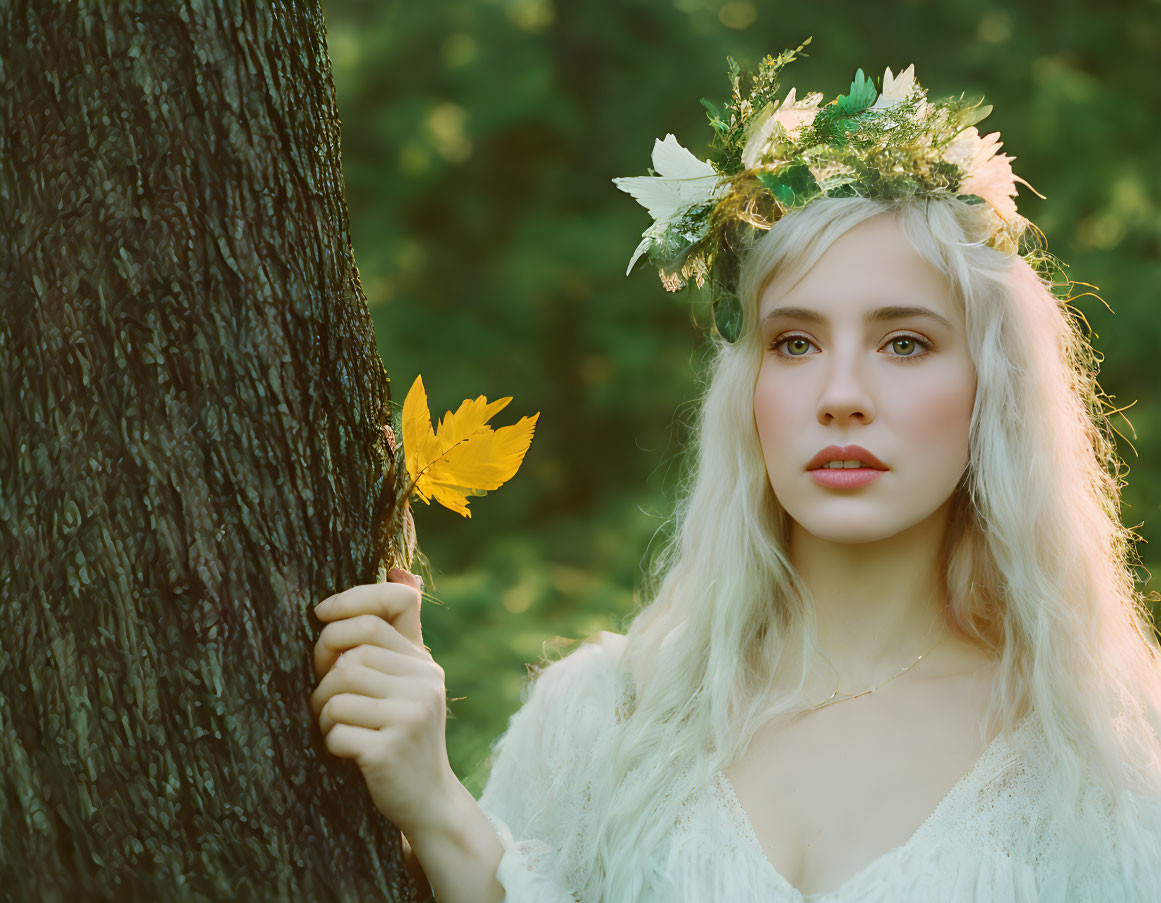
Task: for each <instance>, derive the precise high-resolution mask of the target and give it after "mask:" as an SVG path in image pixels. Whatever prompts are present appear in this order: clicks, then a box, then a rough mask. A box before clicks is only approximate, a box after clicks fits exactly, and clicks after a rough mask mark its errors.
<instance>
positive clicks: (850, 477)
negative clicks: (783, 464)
mask: <svg viewBox="0 0 1161 903" xmlns="http://www.w3.org/2000/svg"><path fill="white" fill-rule="evenodd" d="M807 472H808V473H809V474H810V478H811V479H812V480H814V482H816V483H818V485H820V486H826V487H827V488H828V489H854V488H855V487H857V486H866V485H867V484H868V483H873V482H874V481H875V480H877V479H879V477H881V476H882V475H883V474H884V473H886V471H883V470H876V469H875V468H873V467H850V468H847V467H842V468H839V467H817V468H815V469H814V470H811V471H807Z"/></svg>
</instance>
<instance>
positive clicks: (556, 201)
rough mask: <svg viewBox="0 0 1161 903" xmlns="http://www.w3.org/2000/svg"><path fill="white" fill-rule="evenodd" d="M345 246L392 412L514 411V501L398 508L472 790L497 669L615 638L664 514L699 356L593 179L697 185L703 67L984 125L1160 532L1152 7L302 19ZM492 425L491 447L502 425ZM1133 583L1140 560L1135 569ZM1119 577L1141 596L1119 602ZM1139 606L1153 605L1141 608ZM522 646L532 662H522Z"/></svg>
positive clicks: (489, 736)
mask: <svg viewBox="0 0 1161 903" xmlns="http://www.w3.org/2000/svg"><path fill="white" fill-rule="evenodd" d="M323 6H324V12H325V13H326V16H327V28H328V44H329V49H330V53H331V58H332V60H333V63H334V72H335V82H336V86H337V91H338V103H339V109H340V112H341V116H342V124H343V168H344V175H345V179H346V186H347V198H348V202H349V204H350V208H351V216H352V230H353V242H354V248H355V253H356V255H357V261H358V265H359V269H360V273H361V276H362V280H363V285H364V288H365V289H366V293H367V298H368V302H369V304H370V305H371V309H372V312H373V314H374V318H375V324H376V331H377V334H378V342H379V348H380V350H381V353H382V355H383V359H384V361H385V362H386V364H387V369H388V372H389V373H390V374H391V376H392V377H393V386H392V396H393V401H394V404H395V405H396V406H398V405H401V404H402V401H403V397H404V395H405V394H406V391H407V389H408V387H409V386H410V385H411V382H412V380H414V378H415V375H416V374H417V373H422V374H423V376H424V382H425V384H426V386H427V390H428V393H429V397H430V401H431V406H432V410H433V414H435V416H436V417H438V416H440V415H441V414H442V412H443V411H444V410H446V409H448V408H454V407H456V406H457V405H458V404H459V402H460V400H462V399H464V398H468V397H473V398H474V397H475V396H477V395H481V394H483V395H486V396H487V397H488V398H489V399H495V398H497V397H501V396H504V395H512V396H514V400H513V401H512V403H511V404H510V406H509V407H508V408H507V409H505V411H504V412H503V413H502V414H501V415H500V416H499V417H497V418H496V419H497V423H496V425H503V424H504V423H509V422H514V421H515V419H517V418H518V417H519V416H521V415H523V414H531V413H533V412H535V411H541V412H542V414H541V417H540V421H539V423H538V425H537V431H536V436H535V438H534V439H533V442H532V447H531V449H530V451H529V453H528V456H527V458H526V459H525V462H524V464H523V466H522V468H521V470H520V472H519V473H518V474H517V475H516V477H515V478H514V479H513V480H512V481H511V482H510V483H508V484H507V485H505V486H504V487H503V489H502V490H499V491H497V492H495V493H491V494H489V495H488V496H486V497H484V498H480V499H475V500H473V501H472V505H471V507H472V512H473V517H472V518H471V521H474V523H473V522H471V521H467V520H465V519H462V518H460V517H458V516H456V515H455V514H452V513H451V512H449V511H446V510H444V509H442V508H439V507H438V506H435V507H432V508H425V507H424V506H423V505H422V504H418V505H417V508H418V510H417V511H416V521H417V527H418V531H419V539H420V546H421V548H422V549H423V550H424V551H425V553H426V554H427V555H428V556H429V557H430V559H431V562H432V565H433V569H434V577H435V583H434V585H433V586H430V587H428V590H429V592H430V593H432V594H434V595H435V596H436V597H438V599H439V600H441V602H442V604H438V603H430V602H429V603H425V607H424V611H423V623H424V638H425V640H426V642H427V644H428V646H429V647H430V648H431V649H432V652H433V654H434V655H435V657H436V659H437V660H438V661H439V662H440V663H441V664H442V665H443V666H444V668H445V670H446V672H447V682H448V696H449V698H450V699H451V700H452V702H451V710H452V715H453V717H452V719H451V720H450V721H449V723H448V746H449V754H450V756H451V760H452V765H453V767H454V768H455V770H456V773H457V775H459V777H460V778H461V779H463V780H464V782H465V784H466V785H467V786H468V787H469V789H470V790H472V792H473V793H477V794H478V793H479V791H480V790H481V785H480V778H481V774H482V773H481V769H480V766H481V764H482V762H483V759H484V757H485V756H486V754H487V752H488V748H489V744H490V742H491V741H492V740H493V738H495V737H496V736H497V735H498V734H499V733H500V732H501V731H502V730H503V729H504V726H505V724H506V722H507V718H508V717H509V715H510V714H511V713H512V712H513V711H515V709H516V708H517V706H518V705H519V701H520V699H519V692H520V685H521V682H522V680H523V678H524V675H525V669H524V667H523V663H525V662H534V661H536V660H537V659H538V658H539V657H540V655H541V653H542V651H544V650H545V649H546V648H549V647H555V648H559V649H563V648H565V647H566V646H567V643H566V642H565V641H566V640H567V639H576V638H582V637H584V636H586V635H588V634H590V633H592V632H595V631H597V630H601V629H609V630H618V631H619V630H622V629H623V627H622V624H623V619H624V618H625V616H627V615H628V614H629V613H630V612H631V611H632V608H633V604H634V600H633V593H634V589H635V587H636V585H637V583H638V581H639V578H640V567H641V563H642V560H643V558H644V557H645V556H646V555H647V554H648V553H649V551H650V542H651V540H653V538H654V536H655V533H656V531H657V530H658V529H659V528H661V527H662V526H663V524H664V521H665V519H666V517H667V516H668V515H669V512H670V510H671V506H672V495H673V485H674V478H675V477H676V475H677V473H678V467H677V465H678V464H679V456H680V454H681V453H682V446H681V437H682V425H683V423H684V422H685V421H686V420H687V419H688V415H689V414H690V412H691V408H690V403H691V402H692V401H693V399H694V397H695V393H696V377H697V375H698V373H699V372H700V370H701V366H702V354H701V351H700V343H699V340H698V337H697V334H696V332H695V331H694V329H693V328H692V326H691V324H690V316H689V312H690V309H691V308H690V300H691V299H690V297H689V295H688V294H687V293H681V294H676V295H670V294H667V293H666V292H664V291H663V290H662V288H661V285H660V283H659V282H658V281H657V279H656V277H655V276H654V275H652V274H651V273H649V272H648V271H644V272H638V273H635V274H634V276H633V277H632V278H628V279H627V278H625V275H624V273H625V266H626V264H627V262H628V259H629V256H630V254H631V253H632V251H633V248H634V247H635V246H636V243H637V240H638V238H639V236H640V233H641V232H642V230H644V228H645V227H646V226H647V225H648V224H649V218H648V215H647V214H646V213H645V211H644V210H642V209H641V208H639V207H638V206H637V205H636V204H635V203H634V202H633V201H632V199H631V198H629V197H628V196H626V195H624V194H622V193H621V192H619V191H617V190H616V189H615V188H614V186H613V185H612V183H611V182H610V180H611V179H612V178H613V177H614V176H628V175H644V174H645V173H646V167H647V166H648V165H649V155H650V152H651V149H652V146H653V141H654V139H656V138H661V137H663V136H664V135H665V134H666V133H667V132H673V133H674V134H675V135H677V137H678V138H679V140H681V141H682V143H683V144H685V145H686V146H687V147H689V148H690V149H691V150H693V151H694V153H695V154H698V155H699V156H702V157H704V156H705V155H706V151H707V148H708V144H709V140H710V137H711V131H710V128H709V126H708V124H707V122H706V118H705V111H704V109H703V108H702V106H701V104H700V103H699V102H698V101H699V98H701V97H703V96H704V97H709V98H711V99H715V100H721V99H724V97H725V96H726V94H727V92H728V85H727V82H726V77H725V73H726V62H725V61H726V56H727V55H732V56H735V57H736V58H737V59H738V60H739V62H741V63H742V65H743V67H744V68H746V69H747V70H752V68H753V66H754V64H755V63H756V62H757V60H758V59H760V58H761V56H762V55H763V54H765V53H768V52H773V53H776V52H778V51H779V50H782V49H784V48H787V47H793V46H796V45H797V44H798V43H799V42H801V41H802V40H803V39H804V38H805V37H806V36H807V35H814V41H813V43H812V44H811V46H810V48H809V53H810V56H809V57H808V58H805V59H803V60H801V61H798V62H795V63H794V64H793V66H792V67H791V69H789V70H788V75H787V80H786V88H789V86H791V85H796V86H798V87H799V91H800V93H801V92H802V91H804V90H807V89H809V90H815V89H817V90H821V91H823V92H824V93H825V94H826V96H827V97H833V96H834V95H836V94H838V93H841V92H843V91H845V90H846V89H847V87H848V86H849V84H850V80H851V78H852V77H853V74H854V72H855V70H856V69H857V68H859V67H862V68H863V69H864V71H866V72H868V73H872V74H873V76H874V77H875V78H876V80H877V79H878V78H880V77H881V75H882V71H883V68H884V67H886V66H891V67H892V69H893V70H894V71H896V72H897V71H899V70H901V69H903V68H905V67H906V66H907V64H908V63H911V62H914V63H915V69H916V75H917V77H918V78H919V80H920V81H921V82H922V83H923V85H924V86H925V87H927V88H928V90H929V92H930V96H931V97H933V98H938V97H943V96H947V95H950V94H959V93H960V92H964V93H967V94H969V95H975V96H979V95H984V96H985V97H986V100H987V102H990V103H992V104H994V110H993V112H992V114H991V116H990V117H989V118H988V119H987V120H985V121H984V122H983V123H982V124H981V132H982V133H987V132H990V131H995V130H999V131H1000V132H1001V134H1002V137H1003V140H1004V150H1005V152H1007V153H1010V154H1013V155H1014V156H1016V157H1017V158H1018V159H1017V161H1016V162H1015V164H1014V168H1015V170H1016V172H1017V173H1018V174H1019V175H1021V176H1023V177H1024V178H1026V179H1027V180H1028V181H1029V182H1031V183H1032V185H1033V186H1035V187H1036V189H1037V190H1039V191H1040V192H1041V193H1042V194H1044V195H1046V196H1047V200H1040V199H1038V198H1036V197H1035V196H1034V195H1032V194H1031V193H1029V192H1027V191H1026V190H1023V189H1022V190H1021V194H1020V196H1019V198H1018V203H1019V205H1020V209H1021V212H1022V213H1024V214H1026V215H1028V216H1029V217H1030V218H1032V220H1033V221H1034V222H1036V223H1037V224H1038V225H1039V226H1040V227H1041V229H1043V231H1044V232H1045V234H1046V235H1047V237H1048V242H1049V247H1050V249H1052V250H1053V251H1054V252H1055V253H1056V254H1057V255H1059V256H1060V257H1061V258H1063V260H1065V261H1066V262H1068V263H1069V264H1071V269H1070V271H1069V272H1070V275H1071V276H1072V278H1074V279H1077V280H1081V281H1085V282H1090V283H1094V284H1096V285H1097V286H1099V288H1100V294H1101V295H1102V296H1103V298H1104V299H1105V301H1107V302H1108V304H1109V305H1110V306H1111V307H1112V308H1113V309H1114V310H1115V311H1116V315H1115V316H1114V315H1112V314H1110V313H1109V311H1108V310H1106V309H1105V308H1104V307H1103V306H1102V305H1101V304H1100V302H1099V301H1097V300H1095V299H1094V298H1084V299H1081V300H1080V301H1079V302H1078V306H1079V307H1080V309H1081V310H1082V311H1083V312H1084V313H1085V315H1086V316H1087V318H1088V320H1089V322H1090V323H1091V325H1092V326H1093V328H1094V330H1095V332H1096V339H1095V344H1096V346H1097V348H1098V349H1099V350H1100V351H1102V352H1103V353H1104V354H1106V355H1107V360H1106V361H1105V364H1104V366H1103V371H1102V380H1101V382H1102V385H1103V387H1104V389H1105V391H1106V392H1107V393H1109V394H1110V395H1111V396H1114V397H1115V400H1116V403H1117V404H1118V405H1119V406H1123V405H1128V404H1130V403H1132V402H1134V401H1136V404H1135V406H1134V407H1133V408H1132V409H1131V410H1130V411H1128V415H1129V417H1130V419H1131V420H1132V424H1133V427H1135V433H1134V432H1133V430H1132V429H1131V428H1130V427H1129V425H1128V424H1127V423H1126V422H1124V421H1123V420H1120V419H1119V418H1118V420H1117V421H1116V422H1117V425H1118V429H1119V430H1120V431H1121V432H1122V433H1124V434H1125V435H1126V436H1127V437H1128V438H1129V439H1130V440H1132V442H1133V445H1135V446H1136V448H1137V450H1138V452H1139V453H1140V456H1139V457H1138V456H1137V455H1136V454H1135V453H1134V452H1133V451H1132V450H1131V449H1130V448H1129V447H1128V445H1127V444H1125V443H1122V444H1121V450H1122V455H1123V456H1124V457H1125V459H1126V461H1127V462H1128V464H1129V466H1130V468H1131V471H1132V472H1131V474H1130V476H1129V486H1128V488H1127V489H1126V491H1125V495H1124V497H1125V502H1126V508H1125V522H1126V523H1127V524H1130V525H1134V526H1135V525H1138V524H1142V523H1143V524H1144V526H1142V527H1140V529H1139V532H1140V533H1141V535H1142V536H1143V537H1144V538H1145V539H1149V538H1150V537H1151V536H1157V535H1158V534H1157V529H1158V522H1159V520H1161V518H1159V514H1161V399H1159V398H1158V395H1157V391H1156V386H1157V378H1156V376H1155V374H1154V373H1153V372H1152V370H1151V367H1150V365H1151V364H1152V363H1153V362H1154V361H1155V359H1156V350H1155V349H1157V348H1158V347H1161V316H1158V313H1157V310H1156V307H1157V305H1158V304H1159V303H1161V299H1159V298H1158V293H1159V290H1158V287H1159V286H1161V177H1159V175H1158V163H1157V154H1156V148H1157V146H1158V142H1159V139H1161V126H1159V123H1161V94H1158V92H1157V91H1156V90H1154V88H1153V85H1152V83H1151V82H1150V81H1149V80H1148V79H1146V77H1145V76H1146V75H1147V74H1148V73H1151V72H1155V71H1156V60H1157V59H1158V58H1161V18H1159V17H1158V16H1157V6H1156V4H1155V3H1152V2H1135V3H1134V2H1111V3H1102V4H1096V3H1091V2H1090V3H1082V2H1068V3H1064V4H1048V3H1044V2H1026V3H1022V4H1019V5H1015V4H1008V3H1000V2H995V0H984V2H981V0H943V2H940V3H934V2H920V0H910V2H891V3H875V4H871V3H865V2H860V0H826V2H819V3H796V4H789V3H777V4H776V3H759V2H751V0H729V2H718V0H670V2H665V0H586V2H584V3H563V2H562V3H557V4H553V3H550V2H547V0H440V2H435V3H404V2H397V3H393V4H384V3H382V2H360V0H327V2H324V4H323ZM509 415H510V419H506V418H507V417H508V416H509ZM1141 556H1142V558H1143V559H1144V563H1145V565H1146V566H1147V567H1148V568H1149V569H1150V570H1152V571H1157V570H1158V566H1159V565H1161V554H1159V553H1158V552H1157V551H1151V548H1150V547H1149V546H1147V545H1142V546H1141ZM1145 577H1146V575H1145V573H1144V572H1142V573H1141V578H1142V581H1144V580H1145ZM1158 585H1159V581H1158V580H1153V581H1152V582H1151V583H1150V584H1149V585H1148V586H1146V587H1145V588H1146V589H1153V588H1155V587H1157V586H1158ZM545 644H548V645H547V646H546V645H545Z"/></svg>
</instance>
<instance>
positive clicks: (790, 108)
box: [613, 37, 1061, 342]
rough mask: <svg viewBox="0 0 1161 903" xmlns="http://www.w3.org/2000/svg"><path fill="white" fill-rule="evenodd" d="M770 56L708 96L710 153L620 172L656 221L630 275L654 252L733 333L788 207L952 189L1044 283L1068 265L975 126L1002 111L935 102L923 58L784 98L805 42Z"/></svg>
mask: <svg viewBox="0 0 1161 903" xmlns="http://www.w3.org/2000/svg"><path fill="white" fill-rule="evenodd" d="M810 41H811V38H809V37H808V38H807V39H806V40H805V41H803V42H802V44H800V45H799V46H798V47H797V48H795V49H793V50H785V51H783V52H782V53H780V54H778V55H777V56H766V57H765V58H763V59H762V60H761V62H760V63H759V64H758V68H757V71H756V72H755V73H754V75H753V77H752V79H751V82H750V85H749V90H748V91H747V92H743V90H742V77H741V72H740V69H739V66H738V64H737V62H735V60H734V59H733V58H730V57H728V58H727V64H728V67H729V72H728V76H729V80H730V85H731V88H732V92H731V96H730V99H729V101H728V102H727V103H725V104H724V105H722V106H718V105H715V104H714V103H712V102H711V101H709V100H706V99H705V98H703V99H702V104H703V105H704V106H705V108H706V110H707V112H708V117H709V122H710V125H711V126H712V128H713V138H712V141H711V143H710V149H711V153H710V158H709V159H707V160H704V161H703V160H699V159H698V158H697V157H695V156H694V155H693V154H692V153H690V152H689V151H688V150H686V149H685V148H684V147H682V146H681V145H680V144H679V143H678V142H677V139H676V138H675V137H674V136H673V135H672V134H670V135H666V136H665V138H664V139H662V140H658V141H656V142H655V143H654V147H653V160H652V162H653V166H652V168H651V169H650V172H651V175H648V176H634V177H627V178H616V179H613V183H614V184H615V185H616V186H617V187H618V188H620V189H621V190H622V191H625V192H627V193H628V194H630V195H632V196H633V197H634V198H636V199H637V201H638V202H639V203H640V204H641V205H642V206H644V207H645V208H646V209H647V210H648V211H649V213H650V215H651V216H652V217H653V223H652V225H650V226H649V228H647V229H646V230H645V232H644V233H643V234H642V237H641V241H640V243H639V244H638V245H637V249H636V250H635V251H634V252H633V256H632V258H631V259H630V260H629V267H628V269H627V270H626V275H628V274H629V273H630V272H632V270H633V267H634V265H635V264H636V263H637V262H638V261H639V260H640V259H642V258H646V259H647V260H648V261H649V262H650V263H651V264H652V265H653V266H655V267H657V269H658V273H659V275H660V277H661V282H662V284H663V285H664V286H665V288H666V289H667V290H669V291H679V290H680V289H682V288H684V287H685V286H686V285H687V284H688V282H689V281H691V280H692V281H693V282H695V283H696V284H697V286H698V287H699V288H706V287H708V289H709V295H710V300H711V301H712V305H713V308H712V309H713V316H712V320H711V328H712V329H714V330H716V331H717V332H718V334H719V335H721V336H722V337H724V338H725V339H726V340H727V341H731V342H732V341H736V339H737V337H738V334H739V333H740V327H741V308H740V305H739V304H738V299H737V295H736V291H737V280H738V275H739V269H740V261H741V257H742V255H743V253H744V252H745V251H746V250H747V249H748V248H749V247H750V246H751V245H752V244H753V242H754V241H755V240H756V238H757V237H758V236H759V235H760V234H761V233H762V232H764V231H766V230H768V229H769V228H770V227H771V226H773V225H774V223H776V222H777V221H778V220H779V219H781V218H782V217H783V216H785V215H786V213H787V212H789V211H790V210H793V209H795V208H798V207H804V206H806V205H807V204H809V203H810V202H811V201H813V200H815V199H816V198H819V197H853V196H859V197H875V198H894V199H903V198H914V197H945V198H946V197H952V198H957V199H959V200H961V201H963V202H966V203H969V204H980V205H986V207H985V208H984V211H985V214H986V216H985V219H986V230H987V237H986V239H985V242H984V243H985V244H987V245H990V246H992V247H996V248H999V249H1001V250H1003V251H1005V252H1008V253H1017V254H1020V255H1021V256H1022V257H1024V258H1025V260H1027V261H1028V262H1029V264H1031V265H1032V267H1033V268H1034V269H1035V270H1036V271H1037V272H1038V273H1040V274H1041V275H1042V276H1043V277H1044V278H1045V280H1046V281H1048V282H1050V283H1051V282H1052V281H1053V280H1052V279H1051V274H1052V273H1053V271H1055V270H1056V269H1057V268H1058V267H1059V266H1061V263H1060V261H1059V260H1058V259H1057V258H1056V257H1054V255H1052V254H1051V253H1049V252H1048V251H1047V250H1046V248H1045V243H1044V236H1043V233H1041V232H1040V230H1039V229H1037V228H1036V227H1035V225H1033V224H1032V223H1031V222H1030V221H1029V220H1027V219H1025V218H1024V217H1022V216H1021V215H1020V214H1019V213H1017V212H1016V203H1015V200H1014V198H1015V195H1016V183H1017V182H1019V183H1021V184H1023V185H1026V186H1027V187H1028V188H1029V189H1031V190H1032V191H1033V192H1034V193H1035V194H1036V195H1037V196H1038V197H1041V198H1043V195H1041V194H1040V193H1039V192H1037V191H1036V189H1034V188H1032V186H1031V185H1029V184H1028V183H1027V182H1026V181H1024V179H1022V178H1020V177H1019V176H1017V175H1015V174H1014V173H1013V172H1012V166H1011V161H1012V160H1014V159H1015V158H1014V157H1010V156H1008V155H1006V154H1003V153H1000V148H1001V147H1002V144H1001V142H1000V133H999V132H992V133H990V134H988V135H985V136H982V137H981V136H980V134H979V132H978V130H977V129H976V128H975V124H976V123H978V122H980V121H981V120H982V119H984V118H985V117H986V116H987V115H988V114H989V113H990V112H991V110H992V107H991V105H986V106H985V105H984V104H983V102H982V101H971V100H968V99H966V98H965V97H964V96H963V95H962V94H961V95H960V96H959V97H952V98H947V99H944V100H942V101H939V102H937V103H930V102H929V101H928V100H927V91H926V89H925V88H923V87H922V86H921V85H920V84H919V82H918V81H917V80H916V78H915V66H914V64H912V65H910V66H908V67H907V68H906V69H905V70H903V71H902V72H900V73H899V74H898V75H894V74H893V73H892V72H891V69H890V68H888V69H887V70H886V71H885V73H884V75H883V79H882V83H881V88H880V89H879V90H876V88H875V85H874V83H873V82H872V81H871V79H869V78H867V76H866V75H864V74H863V70H862V69H859V70H858V72H857V73H856V74H855V78H854V81H852V82H851V88H850V91H849V92H847V93H846V94H842V95H840V96H838V97H836V98H835V99H834V100H831V101H830V102H829V103H826V104H823V103H822V98H823V95H822V94H821V93H820V92H811V93H809V94H806V95H805V96H803V97H801V98H798V97H796V96H795V89H794V88H791V89H790V91H789V92H788V93H787V94H786V96H785V97H781V91H780V88H779V78H780V77H781V75H782V70H783V68H784V67H785V66H786V65H787V64H788V63H790V62H791V61H793V60H794V59H796V58H797V57H799V56H807V55H808V54H805V53H803V52H802V51H803V48H804V47H806V46H807V45H808V44H809V43H810Z"/></svg>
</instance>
